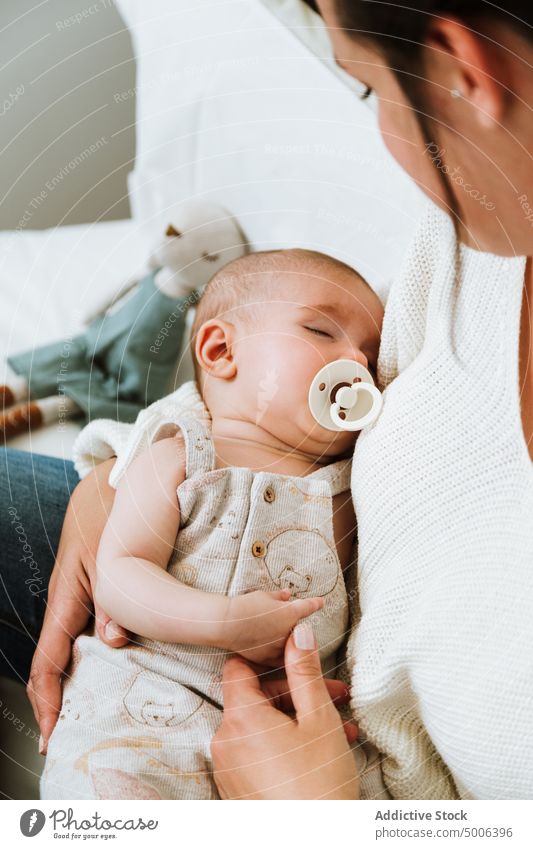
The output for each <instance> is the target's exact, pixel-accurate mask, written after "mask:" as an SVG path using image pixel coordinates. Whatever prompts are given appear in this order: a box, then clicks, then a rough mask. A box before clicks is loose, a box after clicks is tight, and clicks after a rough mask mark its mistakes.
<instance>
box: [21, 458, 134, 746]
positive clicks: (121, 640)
mask: <svg viewBox="0 0 533 849" xmlns="http://www.w3.org/2000/svg"><path fill="white" fill-rule="evenodd" d="M113 463H114V460H108V461H107V462H105V463H101V464H100V465H99V466H97V467H96V469H95V470H94V472H91V474H89V475H87V477H85V478H84V479H83V480H82V481H81V482H80V483H79V484H78V486H77V487H76V489H75V490H74V492H73V493H72V497H71V499H70V502H69V506H68V508H67V512H66V514H65V521H64V523H63V530H62V532H61V539H60V541H59V547H58V552H57V558H56V563H55V566H54V569H53V571H52V575H51V577H50V583H49V587H48V603H47V608H46V613H45V617H44V622H43V627H42V630H41V634H40V638H39V642H38V643H37V648H36V651H35V654H34V656H33V661H32V667H31V672H30V680H29V682H28V687H27V693H28V697H29V699H30V702H31V704H32V707H33V712H34V714H35V718H36V720H37V722H38V723H39V727H40V730H41V737H42V741H41V744H40V751H41V753H42V754H45V752H46V745H47V743H48V739H49V737H50V735H51V733H52V731H53V729H54V726H55V724H56V722H57V717H58V715H59V711H60V709H61V692H62V688H61V677H62V675H63V673H64V671H65V669H66V668H67V666H68V663H69V661H70V655H71V650H72V642H73V640H74V639H75V638H76V637H77V636H78V634H80V633H81V632H82V631H83V630H84V628H85V627H86V625H87V622H88V621H89V618H90V616H91V615H92V613H93V592H92V586H93V582H94V577H95V560H96V552H97V549H98V543H99V541H100V536H101V534H102V531H103V529H104V525H105V523H106V521H107V517H108V515H109V512H110V510H111V506H112V504H113V500H114V497H115V490H114V489H113V488H112V487H110V486H109V484H108V477H109V472H110V470H111V468H112V467H113ZM94 614H95V619H96V628H97V632H98V635H99V637H100V639H101V640H103V641H104V642H105V643H107V644H108V645H110V646H114V647H119V646H123V645H124V644H125V643H127V642H128V636H127V633H126V631H124V630H123V629H122V628H119V626H117V625H115V623H113V622H111V621H110V619H109V616H107V615H106V614H105V613H104V611H103V610H101V609H100V608H98V606H96V608H95V610H94Z"/></svg>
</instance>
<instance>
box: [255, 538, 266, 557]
mask: <svg viewBox="0 0 533 849" xmlns="http://www.w3.org/2000/svg"><path fill="white" fill-rule="evenodd" d="M265 552H266V545H265V543H264V542H260V541H259V540H257V541H256V542H254V544H253V545H252V554H253V556H254V557H264V556H265Z"/></svg>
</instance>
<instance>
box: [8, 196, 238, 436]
mask: <svg viewBox="0 0 533 849" xmlns="http://www.w3.org/2000/svg"><path fill="white" fill-rule="evenodd" d="M167 220H170V223H169V224H168V226H167V227H166V230H165V235H164V238H163V240H162V241H160V243H159V244H157V246H156V248H155V249H154V251H153V252H152V254H151V255H150V258H149V260H148V266H147V268H145V269H143V272H145V273H144V274H143V273H141V275H136V277H135V278H134V279H133V280H132V281H129V282H128V283H127V284H125V285H124V286H122V287H121V291H120V292H119V294H118V295H117V296H116V297H115V298H113V300H112V301H111V302H110V303H108V304H106V305H105V306H103V307H102V308H101V309H100V310H99V311H98V312H97V314H96V315H94V316H93V317H92V319H91V320H90V321H89V323H88V325H87V327H86V331H85V333H83V334H81V335H80V336H76V337H75V338H74V339H70V338H69V339H68V340H64V341H61V342H55V343H52V344H50V345H46V346H44V347H42V348H37V349H35V350H31V351H27V352H25V353H22V354H17V355H15V356H12V357H10V358H9V359H8V364H9V366H10V369H11V371H12V379H10V381H9V383H8V384H7V385H3V386H0V435H3V438H4V439H9V438H10V437H12V436H15V435H17V434H20V433H24V432H26V431H29V430H32V429H35V428H38V427H41V426H42V425H45V424H48V423H52V422H58V421H61V420H62V419H63V418H67V417H68V418H72V417H80V418H83V419H84V420H85V421H89V420H91V419H95V418H111V419H115V420H117V421H123V422H131V421H135V419H136V417H137V414H138V413H139V412H140V410H142V409H144V407H146V406H148V405H149V404H151V403H152V402H153V401H156V400H157V399H158V398H161V397H163V396H164V395H166V394H167V393H168V392H170V391H171V390H172V389H173V388H174V387H173V386H170V385H169V384H170V382H171V380H172V378H173V376H174V374H175V372H176V367H177V361H178V356H179V353H180V351H181V348H182V343H183V340H184V333H185V327H186V315H187V310H188V308H189V307H190V306H191V305H194V303H196V301H197V300H198V298H199V296H200V293H201V290H202V289H203V287H204V286H205V284H206V283H207V282H208V280H209V279H210V278H211V277H212V276H213V274H215V273H216V272H217V271H218V270H219V269H220V268H222V266H224V265H226V263H228V262H230V261H231V260H234V259H237V258H238V257H239V256H242V255H243V254H244V253H246V246H245V241H244V237H243V235H242V233H241V231H240V230H239V227H238V226H237V223H236V222H235V220H234V219H233V218H232V217H231V216H230V215H229V213H228V212H227V211H226V210H224V209H221V208H220V207H218V206H215V205H214V204H211V203H205V202H201V201H193V202H189V203H187V204H181V205H180V206H178V207H177V209H176V211H174V212H172V213H171V215H170V216H169V218H167ZM139 276H140V279H139Z"/></svg>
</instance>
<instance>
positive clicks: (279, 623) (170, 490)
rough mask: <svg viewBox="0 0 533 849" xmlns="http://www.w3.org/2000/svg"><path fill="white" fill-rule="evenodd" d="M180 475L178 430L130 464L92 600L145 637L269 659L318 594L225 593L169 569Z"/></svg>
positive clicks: (317, 604)
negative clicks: (195, 585)
mask: <svg viewBox="0 0 533 849" xmlns="http://www.w3.org/2000/svg"><path fill="white" fill-rule="evenodd" d="M184 477H185V459H184V447H183V439H182V437H181V436H179V435H178V436H176V437H171V438H170V439H163V440H161V441H160V442H156V443H155V444H153V445H151V446H150V447H149V448H148V449H147V450H146V451H144V452H143V453H142V454H141V455H140V456H139V457H138V458H137V459H136V460H134V461H133V462H132V463H131V465H130V466H129V467H128V469H127V471H126V472H125V473H124V475H123V476H122V478H121V479H120V483H119V485H118V487H117V494H116V497H115V501H114V504H113V509H112V511H111V514H110V516H109V520H108V522H107V524H106V526H105V528H104V531H103V534H102V538H101V541H100V547H99V549H98V554H97V558H96V590H95V599H96V601H97V602H98V604H99V605H100V606H101V607H102V609H103V610H105V611H106V613H107V614H108V615H109V616H111V618H112V619H113V620H114V621H115V622H117V623H118V624H119V625H122V626H123V627H124V628H127V629H128V630H129V631H132V632H134V633H136V634H142V635H143V636H145V637H149V638H150V639H155V640H163V641H164V642H172V643H192V644H194V645H206V646H218V647H219V648H222V649H227V650H228V651H235V652H240V653H242V654H245V655H246V656H247V657H249V658H250V659H252V660H255V661H257V662H263V663H269V662H272V663H275V662H276V661H277V658H278V657H279V655H280V652H281V651H282V649H283V646H284V644H285V640H286V638H287V636H288V635H289V633H290V631H291V629H292V628H293V627H294V625H295V624H296V623H297V622H298V621H299V619H302V618H304V617H305V616H309V615H310V614H311V613H313V612H314V611H315V610H318V609H319V608H320V607H321V606H322V604H323V599H321V598H318V599H313V598H307V599H296V600H294V601H289V597H290V593H289V592H288V591H286V590H280V591H276V592H272V593H269V592H262V591H257V592H252V593H248V594H246V595H244V596H235V597H233V598H229V597H228V596H225V595H221V594H218V593H206V592H203V591H201V590H197V589H194V588H193V587H188V586H186V585H184V584H181V583H180V582H179V581H177V580H176V579H175V578H173V577H172V576H171V575H169V574H168V573H167V571H166V568H167V566H168V562H169V560H170V557H171V554H172V551H173V548H174V545H175V542H176V536H177V533H178V529H179V524H180V510H179V503H178V498H177V495H176V489H177V487H178V486H179V484H180V483H182V481H183V480H184Z"/></svg>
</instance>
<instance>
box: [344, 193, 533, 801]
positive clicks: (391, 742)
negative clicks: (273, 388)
mask: <svg viewBox="0 0 533 849" xmlns="http://www.w3.org/2000/svg"><path fill="white" fill-rule="evenodd" d="M457 254H458V256H457V263H456V239H455V234H454V229H453V226H452V224H451V221H450V219H449V218H448V217H447V216H446V215H445V214H444V213H442V212H441V211H440V210H438V209H436V208H435V207H433V206H432V207H431V208H430V210H429V213H428V216H427V218H426V219H425V220H424V221H423V223H422V225H421V227H420V230H419V232H418V234H417V237H416V239H415V242H414V244H413V247H412V249H411V250H410V252H409V254H408V256H407V258H406V261H405V263H404V266H403V269H402V270H401V272H400V274H399V277H398V279H397V280H396V281H395V284H394V285H393V288H392V290H391V294H390V297H389V302H388V304H387V309H386V317H385V323H384V329H383V339H382V347H381V353H380V364H379V372H380V380H381V382H382V384H383V385H385V386H387V387H388V388H387V389H386V390H385V394H384V408H383V412H382V414H381V416H380V418H379V419H378V421H377V422H376V424H375V426H373V427H372V428H370V429H368V430H366V431H364V432H363V434H362V435H361V437H360V439H359V441H358V443H357V447H356V451H355V455H354V463H353V471H352V491H353V496H354V502H355V508H356V513H357V516H358V527H359V602H360V607H361V611H362V612H361V619H360V623H359V625H358V627H357V628H356V629H355V630H354V632H353V633H352V636H351V638H350V643H349V656H350V658H351V661H352V663H353V694H354V700H353V708H354V712H355V715H356V717H357V718H358V719H359V721H360V723H361V725H362V727H363V728H364V730H365V731H366V733H367V734H368V736H369V738H370V739H371V740H373V742H374V743H375V744H376V745H377V746H378V748H379V749H380V750H381V751H382V752H384V753H385V754H386V758H385V761H384V777H385V781H386V784H387V786H388V789H389V791H390V792H391V794H392V795H393V796H394V797H396V798H414V799H421V798H449V797H452V798H453V797H454V796H457V795H458V796H461V797H463V798H470V797H478V798H521V799H531V798H533V731H532V714H533V648H532V643H533V464H532V463H531V461H530V458H529V455H528V451H527V447H526V443H525V439H524V436H523V430H522V424H521V417H520V402H519V390H518V342H519V327H520V308H521V301H522V290H523V280H524V269H525V260H524V259H522V258H515V259H503V258H499V257H495V256H492V255H488V254H480V253H477V252H475V251H473V250H471V249H467V248H465V247H464V246H463V247H461V248H460V249H459V251H458V252H457Z"/></svg>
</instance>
